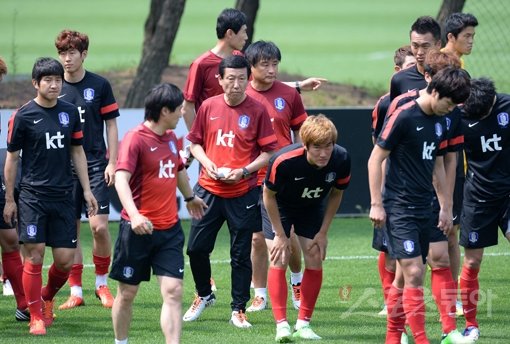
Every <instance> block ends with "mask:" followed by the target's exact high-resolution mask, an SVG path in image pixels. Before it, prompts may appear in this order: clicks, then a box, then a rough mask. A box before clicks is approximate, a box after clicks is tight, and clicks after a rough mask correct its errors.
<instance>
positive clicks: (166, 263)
mask: <svg viewBox="0 0 510 344" xmlns="http://www.w3.org/2000/svg"><path fill="white" fill-rule="evenodd" d="M183 247H184V233H183V231H182V227H181V223H180V221H179V222H177V223H176V224H175V225H173V226H172V227H171V228H168V229H166V230H154V231H153V232H152V234H146V235H138V234H135V232H133V231H132V229H131V222H129V221H126V220H124V219H121V220H120V223H119V236H118V237H117V241H116V243H115V249H114V253H113V262H112V269H111V271H110V278H113V279H114V280H116V281H119V282H122V283H125V284H131V285H138V284H140V282H142V281H149V280H150V275H151V268H152V271H153V273H154V275H156V276H168V277H174V278H178V279H183V277H184V255H183V253H182V249H183Z"/></svg>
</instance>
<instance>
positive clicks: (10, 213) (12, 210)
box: [4, 200, 18, 226]
mask: <svg viewBox="0 0 510 344" xmlns="http://www.w3.org/2000/svg"><path fill="white" fill-rule="evenodd" d="M17 219H18V206H17V205H16V202H14V200H12V201H8V200H5V206H4V221H5V223H7V224H8V225H9V226H11V225H14V223H15V222H16V221H17Z"/></svg>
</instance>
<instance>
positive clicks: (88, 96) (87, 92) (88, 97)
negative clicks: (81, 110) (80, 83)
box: [83, 88, 94, 102]
mask: <svg viewBox="0 0 510 344" xmlns="http://www.w3.org/2000/svg"><path fill="white" fill-rule="evenodd" d="M83 99H85V101H87V102H90V101H92V100H94V89H93V88H86V89H84V90H83Z"/></svg>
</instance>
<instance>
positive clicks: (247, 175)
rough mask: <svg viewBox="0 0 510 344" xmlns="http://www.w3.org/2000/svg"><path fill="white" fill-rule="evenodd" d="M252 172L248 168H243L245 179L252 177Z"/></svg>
mask: <svg viewBox="0 0 510 344" xmlns="http://www.w3.org/2000/svg"><path fill="white" fill-rule="evenodd" d="M250 174H251V173H250V171H248V169H247V168H246V167H243V179H244V178H248V177H249V176H250Z"/></svg>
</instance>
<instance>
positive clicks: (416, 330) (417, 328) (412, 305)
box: [402, 287, 429, 344]
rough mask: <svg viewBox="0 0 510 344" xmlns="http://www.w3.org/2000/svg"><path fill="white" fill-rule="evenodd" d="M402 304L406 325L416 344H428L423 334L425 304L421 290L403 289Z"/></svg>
mask: <svg viewBox="0 0 510 344" xmlns="http://www.w3.org/2000/svg"><path fill="white" fill-rule="evenodd" d="M402 304H403V306H404V312H405V314H406V319H407V323H408V324H409V327H410V328H411V332H412V333H413V337H414V342H415V343H416V344H428V343H429V340H428V339H427V334H426V333H425V302H424V300H423V288H421V287H420V288H404V293H403V295H402Z"/></svg>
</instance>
